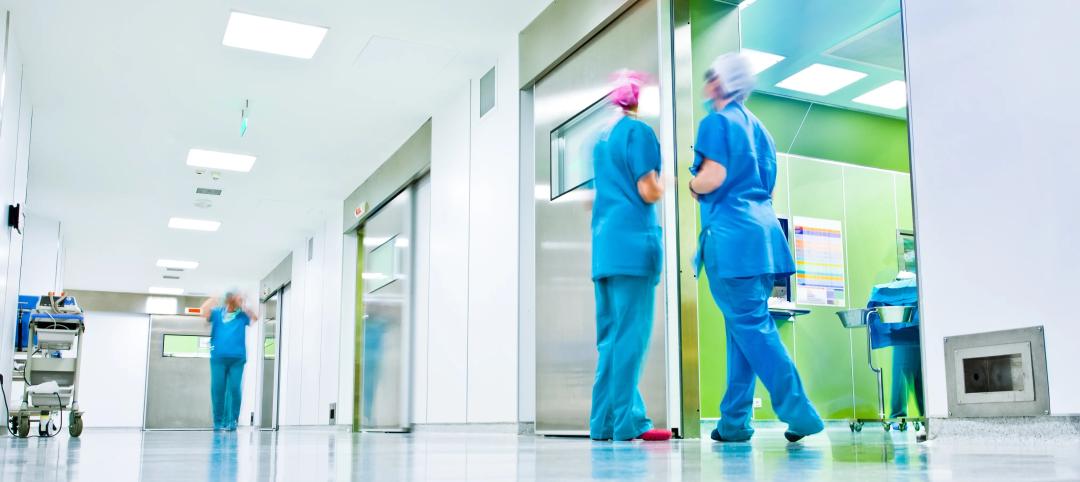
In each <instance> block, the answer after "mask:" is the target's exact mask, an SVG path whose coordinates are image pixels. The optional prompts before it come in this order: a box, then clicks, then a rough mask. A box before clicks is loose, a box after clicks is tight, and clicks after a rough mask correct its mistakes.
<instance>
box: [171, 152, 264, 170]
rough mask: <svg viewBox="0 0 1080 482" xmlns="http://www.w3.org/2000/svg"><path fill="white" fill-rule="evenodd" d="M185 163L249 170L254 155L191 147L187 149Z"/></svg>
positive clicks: (253, 163) (208, 167) (192, 165)
mask: <svg viewBox="0 0 1080 482" xmlns="http://www.w3.org/2000/svg"><path fill="white" fill-rule="evenodd" d="M187 165H189V166H191V167H205V168H207V169H221V170H223V171H237V172H250V171H251V168H252V166H254V165H255V156H249V155H247V154H232V153H228V152H218V151H208V150H205V149H192V150H190V151H188V155H187Z"/></svg>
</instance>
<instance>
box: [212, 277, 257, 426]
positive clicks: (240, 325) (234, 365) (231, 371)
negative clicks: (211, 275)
mask: <svg viewBox="0 0 1080 482" xmlns="http://www.w3.org/2000/svg"><path fill="white" fill-rule="evenodd" d="M200 313H201V314H202V316H203V318H205V319H206V321H207V322H208V323H210V402H211V407H212V409H213V413H214V430H225V431H234V430H236V423H237V419H239V418H240V401H241V397H242V396H243V380H244V362H246V361H247V327H248V326H250V325H251V323H253V322H255V321H256V320H258V315H256V314H255V311H253V310H252V309H251V308H248V307H247V306H246V305H245V304H244V297H243V295H242V294H240V292H239V291H237V290H231V291H229V292H227V293H225V303H224V304H220V305H219V302H218V300H217V299H216V298H210V299H207V300H206V302H204V303H203V305H202V309H201V311H200Z"/></svg>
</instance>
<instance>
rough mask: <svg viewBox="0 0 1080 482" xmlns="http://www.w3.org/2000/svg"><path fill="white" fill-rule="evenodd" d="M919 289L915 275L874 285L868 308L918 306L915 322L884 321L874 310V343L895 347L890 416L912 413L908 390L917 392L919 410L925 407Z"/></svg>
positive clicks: (872, 321)
mask: <svg viewBox="0 0 1080 482" xmlns="http://www.w3.org/2000/svg"><path fill="white" fill-rule="evenodd" d="M918 302H919V292H918V284H917V281H916V280H915V278H911V279H905V280H897V281H893V282H891V283H885V284H880V285H877V286H874V289H873V291H871V292H870V301H869V302H867V304H866V307H867V308H876V307H878V306H916V308H915V313H914V315H913V317H912V321H911V323H882V322H881V318H879V317H878V315H877V313H871V314H870V346H871V347H872V348H885V347H889V346H891V347H893V351H892V356H893V359H892V370H891V372H890V377H891V379H892V381H891V383H890V384H889V385H890V387H891V388H890V392H891V395H890V397H889V417H890V418H904V417H908V416H909V415H910V413H909V412H908V406H907V403H908V394H909V393H911V392H914V393H915V403H916V406H917V409H918V410H919V414H924V413H926V412H925V411H924V401H923V386H922V354H921V353H920V350H919V310H918V307H917V306H918Z"/></svg>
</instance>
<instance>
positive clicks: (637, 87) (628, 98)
mask: <svg viewBox="0 0 1080 482" xmlns="http://www.w3.org/2000/svg"><path fill="white" fill-rule="evenodd" d="M613 77H614V79H615V81H614V82H613V83H612V89H611V94H610V95H609V96H608V98H609V99H610V100H611V103H612V104H614V105H617V106H619V107H622V108H624V109H626V108H629V107H634V106H636V105H638V97H639V96H640V95H641V86H642V85H644V84H645V79H646V76H645V74H644V73H642V72H635V71H632V70H620V71H618V72H616V73H615V75H613Z"/></svg>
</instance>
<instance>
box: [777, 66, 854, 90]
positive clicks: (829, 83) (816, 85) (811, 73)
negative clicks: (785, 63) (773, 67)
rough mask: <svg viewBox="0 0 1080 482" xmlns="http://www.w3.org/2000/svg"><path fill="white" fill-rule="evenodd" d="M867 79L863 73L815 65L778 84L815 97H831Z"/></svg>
mask: <svg viewBox="0 0 1080 482" xmlns="http://www.w3.org/2000/svg"><path fill="white" fill-rule="evenodd" d="M863 77H866V74H864V73H862V72H856V71H854V70H848V69H841V68H840V67H833V66H831V65H825V64H814V65H811V66H809V67H807V68H805V69H802V70H800V71H798V72H797V73H795V75H792V76H791V77H788V78H786V79H784V80H781V81H780V83H778V84H776V86H777V87H780V88H784V89H788V90H797V91H799V92H806V93H807V94H814V95H829V94H831V93H833V92H836V91H838V90H840V89H842V88H844V87H847V86H849V85H851V84H853V83H855V81H857V80H859V79H861V78H863Z"/></svg>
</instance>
